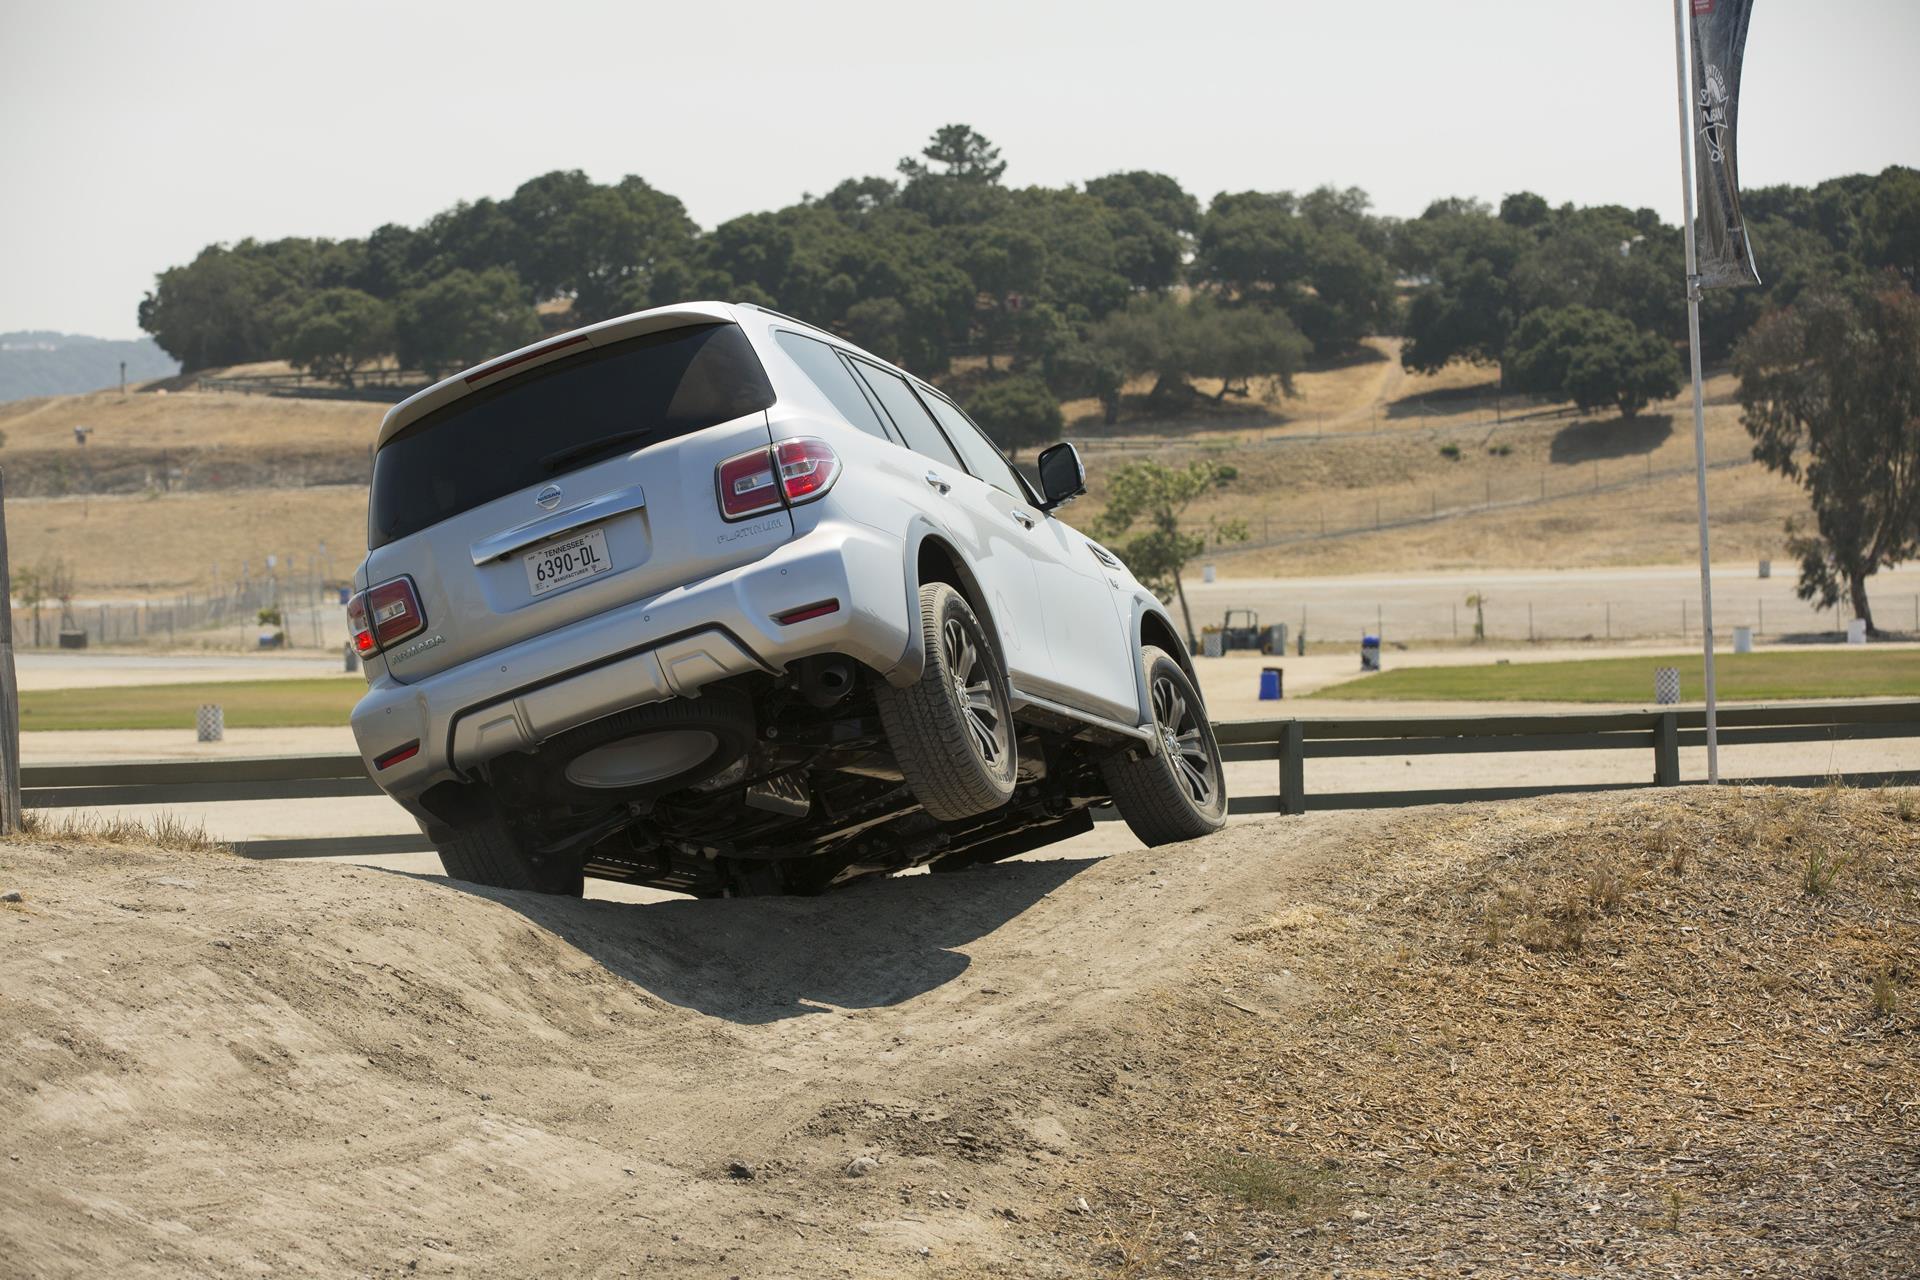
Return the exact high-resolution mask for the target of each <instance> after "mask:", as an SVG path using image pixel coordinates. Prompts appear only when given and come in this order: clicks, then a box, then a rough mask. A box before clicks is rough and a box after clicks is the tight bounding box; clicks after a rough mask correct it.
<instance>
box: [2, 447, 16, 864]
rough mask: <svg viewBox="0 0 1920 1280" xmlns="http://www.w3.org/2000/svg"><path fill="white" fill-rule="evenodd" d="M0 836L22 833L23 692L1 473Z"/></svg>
mask: <svg viewBox="0 0 1920 1280" xmlns="http://www.w3.org/2000/svg"><path fill="white" fill-rule="evenodd" d="M0 602H4V603H0V757H4V758H0V835H9V836H10V835H12V834H14V833H15V832H17V831H19V830H20V690H19V687H18V686H17V685H16V684H15V683H14V673H13V571H12V569H11V568H10V567H9V566H8V563H7V498H6V477H5V474H4V473H0Z"/></svg>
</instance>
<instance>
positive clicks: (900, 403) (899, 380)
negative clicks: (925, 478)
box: [853, 360, 964, 470]
mask: <svg viewBox="0 0 1920 1280" xmlns="http://www.w3.org/2000/svg"><path fill="white" fill-rule="evenodd" d="M853 366H854V368H856V369H858V370H859V371H860V376H861V377H862V378H864V379H866V383H867V385H868V386H870V387H872V388H873V394H874V395H876V396H878V397H879V398H880V405H881V407H882V408H884V409H885V410H886V411H887V416H888V417H890V418H892V419H893V425H894V426H895V427H898V428H899V429H900V434H901V435H902V436H903V437H905V439H906V442H907V447H908V448H909V449H912V450H913V451H914V452H915V453H920V454H925V455H926V456H927V457H929V458H932V459H933V460H934V461H936V462H949V463H952V464H953V465H954V466H956V467H958V466H960V457H959V455H958V454H956V453H955V452H954V451H953V446H952V445H950V444H948V443H947V438H946V437H945V436H943V435H941V434H940V428H939V427H938V426H936V425H935V424H934V421H933V419H932V418H930V417H928V416H927V411H926V410H925V409H923V408H921V407H920V397H919V396H916V395H914V394H913V388H912V387H910V386H908V385H907V380H906V379H905V378H903V377H901V376H900V375H899V374H897V373H889V372H888V371H887V370H885V369H882V368H881V367H880V366H879V365H873V364H868V363H867V362H866V361H865V360H856V361H854V362H853ZM962 469H963V470H964V468H962Z"/></svg>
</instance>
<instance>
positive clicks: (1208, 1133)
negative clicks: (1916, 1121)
mask: <svg viewBox="0 0 1920 1280" xmlns="http://www.w3.org/2000/svg"><path fill="white" fill-rule="evenodd" d="M121 834H122V836H123V838H126V837H127V836H129V835H130V834H131V833H124V832H123V833H121ZM1917 857H1920V825H1917V824H1916V822H1915V820H1914V817H1913V806H1912V804H1911V798H1910V796H1907V795H1904V794H1891V795H1890V794H1876V793H1848V792H1833V793H1826V794H1789V793H1771V792H1755V791H1750V792H1746V793H1741V792H1736V791H1733V790H1731V789H1728V790H1723V791H1719V792H1708V791H1706V790H1704V789H1695V790H1690V791H1686V792H1681V793H1677V794H1664V795H1637V796H1632V797H1626V798H1622V797H1607V798H1604V799H1594V798H1568V799H1561V800H1557V801H1541V802H1524V803H1514V804H1504V805H1477V806H1463V807H1460V808H1458V809H1454V810H1448V811H1446V812H1445V813H1437V812H1434V811H1414V812H1411V813H1408V814H1405V815H1403V816H1383V815H1381V814H1378V813H1359V814H1313V815H1308V816H1306V817H1299V818H1290V819H1282V820H1274V821H1264V822H1252V823H1247V824H1244V825H1238V824H1237V825H1235V826H1233V827H1230V828H1229V829H1228V830H1227V831H1225V832H1224V833H1222V834H1220V835H1218V836H1215V837H1212V838H1209V839H1208V840H1205V841H1201V842H1196V843H1193V844H1187V845H1176V846H1172V847H1169V848H1166V849H1161V850H1138V851H1134V852H1131V853H1124V854H1120V855H1116V856H1113V857H1109V858H1105V859H1097V860H1096V859H1090V858H1086V857H1074V856H1068V857H1056V858H1052V859H1048V858H1044V857H1042V858H1029V859H1023V860H1018V861H1014V862H1010V863H1005V864H1002V865H999V866H990V867H985V868H979V869H975V870H972V871H969V872H967V873H965V874H961V875H918V876H907V877H900V878H896V879H892V880H887V881H882V882H878V883H873V884H869V885H865V886H862V887H859V888H855V889H852V890H849V891H846V892H841V893H834V894H828V895H825V896H823V897H820V898H812V899H806V898H799V899H752V900H715V901H705V902H696V901H691V900H687V899H672V900H666V901H654V902H649V903H645V904H642V903H635V902H615V901H592V902H576V901H569V900H559V899H547V898H540V897H537V896H533V895H527V894H517V893H508V892H500V891H491V890H478V889H473V888H471V887H468V886H461V885H455V884H452V883H449V882H446V881H442V880H439V879H437V878H429V877H416V876H407V875H399V874H394V873H390V872H385V871H378V870H372V869H369V868H363V867H353V866H344V865H338V864H329V863H304V864H302V863H288V862H267V863H260V862H251V863H250V862H245V861H242V860H239V859H236V858H233V857H231V856H229V855H225V854H221V853H218V852H187V851H182V852H177V853H167V852H162V851H160V850H157V849H153V848H150V847H145V846H142V845H140V844H138V843H135V844H123V845H120V846H118V847H112V846H105V845H101V844H99V843H97V842H94V841H90V840H87V839H84V838H77V837H73V836H60V835H57V834H48V835H45V836H42V837H38V838H35V837H28V838H24V839H21V840H19V841H16V842H12V843H8V844H5V845H0V888H6V889H12V890H18V891H19V895H20V896H19V900H17V901H13V902H9V903H6V904H4V905H0V930H4V932H5V935H6V941H7V944H8V956H9V963H8V964H7V965H5V966H0V1007H4V1009H5V1010H6V1015H7V1023H8V1026H9V1028H10V1034H9V1036H8V1037H6V1038H5V1040H4V1041H0V1124H4V1125H5V1128H6V1132H7V1134H8V1151H9V1153H10V1162H7V1163H4V1164H0V1170H4V1172H0V1238H4V1239H5V1240H7V1241H8V1242H9V1243H8V1246H7V1248H8V1251H9V1252H8V1253H7V1255H6V1265H7V1267H8V1268H9V1269H11V1270H16V1271H18V1272H20V1273H22V1274H82V1273H85V1274H113V1275H128V1274H138V1275H152V1276H173V1275H205V1274H238V1273H248V1274H252V1273H262V1274H265V1273H271V1274H275V1275H341V1274H356V1275H357V1274H371V1275H402V1274H416V1273H418V1274H447V1273H470V1274H497V1275H522V1276H561V1275H583V1274H596V1275H597V1274H609V1275H611V1274H621V1273H627V1274H639V1275H667V1274H674V1275H679V1274H686V1275H695V1274H697V1275H722V1276H724V1275H743V1276H762V1275H842V1274H848V1275H857V1276H895V1275H902V1274H915V1275H925V1276H932V1277H977V1276H985V1275H998V1276H1058V1277H1064V1276H1084V1275H1089V1274H1116V1275H1145V1274H1154V1275H1158V1274H1169V1273H1174V1272H1177V1273H1178V1274H1182V1275H1232V1274H1240V1273H1243V1272H1245V1271H1248V1270H1252V1271H1256V1272H1261V1273H1264V1272H1265V1271H1267V1270H1271V1271H1273V1273H1275V1274H1282V1273H1287V1274H1291V1273H1293V1272H1295V1271H1301V1272H1304V1273H1311V1274H1332V1273H1344V1274H1355V1275H1400V1276H1423V1275H1458V1274H1461V1273H1462V1272H1463V1271H1464V1270H1466V1269H1468V1268H1469V1267H1474V1268H1478V1269H1480V1270H1488V1271H1491V1272H1493V1273H1497V1274H1502V1275H1518V1274H1553V1275H1565V1274H1570V1273H1582V1274H1593V1273H1601V1272H1614V1271H1621V1270H1624V1271H1633V1272H1636V1273H1645V1274H1654V1273H1658V1274H1676V1275H1692V1274H1704V1273H1709V1272H1711V1273H1713V1274H1723V1273H1724V1274H1766V1275H1800V1274H1816V1273H1817V1274H1847V1275H1856V1276H1889V1277H1891V1276H1897V1275H1903V1274H1906V1273H1907V1271H1908V1270H1909V1269H1910V1268H1909V1264H1910V1262H1911V1259H1912V1256H1913V1250H1914V1245H1915V1242H1916V1239H1920V1235H1917V1234H1916V1233H1917V1232H1920V1218H1917V1217H1916V1210H1915V1205H1916V1203H1920V1198H1917V1196H1916V1193H1917V1192H1920V1173H1916V1170H1915V1168H1914V1165H1913V1161H1912V1158H1911V1143H1912V1137H1913V1129H1912V1119H1911V1116H1910V1115H1908V1114H1907V1109H1908V1108H1909V1107H1910V1105H1911V1102H1912V1099H1913V1098H1914V1097H1915V1090H1916V1088H1920V1069H1917V1068H1916V1059H1915V1056H1914V1053H1913V1049H1912V1037H1913V1035H1914V1033H1915V1031H1916V1028H1917V1026H1920V1024H1916V1022H1915V1018H1914V1012H1913V1005H1912V1000H1913V975H1912V971H1911V965H1910V959H1911V956H1912V955H1913V954H1914V948H1915V947H1916V946H1920V917H1916V915H1915V910H1916V906H1915V904H1916V902H1917V901H1920V897H1916V895H1917V894H1920V862H1916V858H1917ZM1809 866H1811V867H1813V868H1814V869H1815V870H1816V871H1819V873H1820V874H1819V876H1817V877H1815V878H1814V879H1813V880H1812V881H1811V883H1814V884H1816V885H1817V886H1818V888H1817V891H1809V890H1808V889H1806V888H1805V887H1804V885H1805V884H1807V883H1809V881H1808V879H1807V875H1808V872H1807V868H1808V867H1809ZM1822 868H1824V870H1822ZM1494 1099H1498V1103H1497V1105H1495V1104H1494V1103H1493V1101H1492V1100H1494ZM369 1205H377V1206H379V1211H378V1212H370V1211H369V1209H368V1206H369ZM1496 1259H1497V1264H1496V1262H1495V1260H1496Z"/></svg>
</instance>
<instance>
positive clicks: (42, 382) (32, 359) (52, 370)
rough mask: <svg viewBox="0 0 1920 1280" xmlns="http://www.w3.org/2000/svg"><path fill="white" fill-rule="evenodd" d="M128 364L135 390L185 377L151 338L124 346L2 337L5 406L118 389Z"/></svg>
mask: <svg viewBox="0 0 1920 1280" xmlns="http://www.w3.org/2000/svg"><path fill="white" fill-rule="evenodd" d="M122 360H124V361H126V364H127V382H128V383H129V384H132V383H135V382H143V381H145V380H146V379H148V378H164V377H169V376H171V375H172V374H175V373H178V372H179V371H180V362H179V361H178V360H175V359H174V358H173V357H172V356H169V355H168V354H167V353H166V352H164V351H162V350H161V349H160V348H159V347H158V346H156V345H155V344H154V341H153V339H151V338H140V339H138V340H135V341H130V342H120V341H114V340H112V339H108V338H88V337H83V336H81V335H79V334H75V333H50V332H46V331H44V330H29V331H25V332H19V333H0V402H4V401H8V400H19V399H22V398H23V397H26V396H57V395H68V394H71V393H73V392H77V391H94V390H97V389H99V388H101V387H117V386H118V385H119V382H120V362H121V361H122Z"/></svg>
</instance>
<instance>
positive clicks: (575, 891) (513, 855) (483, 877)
mask: <svg viewBox="0 0 1920 1280" xmlns="http://www.w3.org/2000/svg"><path fill="white" fill-rule="evenodd" d="M448 826H449V829H450V834H449V835H448V837H447V839H446V840H445V841H444V842H437V843H436V845H435V847H436V848H437V849H438V850H439V851H440V865H441V866H443V867H445V868H446V870H447V875H449V876H450V877H452V878H453V879H455V880H465V881H467V882H468V883H470V884H484V885H488V886H491V887H492V888H495V889H531V890H533V891H534V892H535V893H557V894H563V895H566V896H569V897H575V898H577V897H579V896H580V894H581V892H582V890H583V889H584V888H585V886H586V876H585V875H584V874H583V873H582V871H581V862H580V858H579V855H577V854H557V855H556V854H542V853H540V852H539V850H538V849H537V847H536V846H535V845H534V843H533V836H534V834H535V833H533V832H532V831H529V830H528V829H527V828H525V827H524V826H522V825H521V824H520V823H519V822H517V821H515V820H514V819H512V818H511V817H509V815H508V814H507V813H506V812H505V811H504V810H503V808H502V807H501V805H500V804H499V803H498V801H496V800H495V799H494V797H492V796H491V795H486V796H481V797H479V798H477V799H476V800H475V802H474V804H473V807H472V811H471V812H469V813H467V814H464V815H462V816H461V818H460V820H459V821H457V822H454V823H450V824H448Z"/></svg>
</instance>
